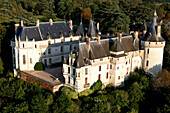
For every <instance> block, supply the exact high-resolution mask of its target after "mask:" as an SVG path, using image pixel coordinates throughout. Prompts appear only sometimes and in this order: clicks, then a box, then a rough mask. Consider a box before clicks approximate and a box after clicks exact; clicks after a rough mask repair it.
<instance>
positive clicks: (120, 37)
mask: <svg viewBox="0 0 170 113" xmlns="http://www.w3.org/2000/svg"><path fill="white" fill-rule="evenodd" d="M117 37H119V40H120V42H122V33H118V34H117Z"/></svg>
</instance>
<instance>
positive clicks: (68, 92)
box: [61, 86, 78, 99]
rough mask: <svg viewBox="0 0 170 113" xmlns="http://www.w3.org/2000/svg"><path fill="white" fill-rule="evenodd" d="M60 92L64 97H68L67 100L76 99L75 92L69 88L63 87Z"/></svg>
mask: <svg viewBox="0 0 170 113" xmlns="http://www.w3.org/2000/svg"><path fill="white" fill-rule="evenodd" d="M61 92H62V93H63V94H64V95H66V96H68V98H70V99H77V98H78V94H77V92H76V91H75V90H73V89H71V88H70V87H66V86H65V87H63V88H62V89H61Z"/></svg>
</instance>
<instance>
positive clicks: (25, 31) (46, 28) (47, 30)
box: [16, 21, 74, 41]
mask: <svg viewBox="0 0 170 113" xmlns="http://www.w3.org/2000/svg"><path fill="white" fill-rule="evenodd" d="M71 34H72V35H74V33H73V31H72V30H71V29H70V28H69V26H68V25H67V23H66V22H65V21H58V22H53V24H52V25H50V23H49V22H42V23H40V24H39V26H31V27H21V26H20V27H19V28H18V29H17V32H16V36H17V38H19V36H20V38H21V41H25V40H26V36H27V37H28V40H32V39H33V38H34V39H35V41H39V40H42V39H43V40H46V39H48V38H49V37H50V38H59V37H60V36H61V35H63V36H64V37H69V36H70V35H71Z"/></svg>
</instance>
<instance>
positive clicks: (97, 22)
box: [97, 22, 99, 31]
mask: <svg viewBox="0 0 170 113" xmlns="http://www.w3.org/2000/svg"><path fill="white" fill-rule="evenodd" d="M97 30H98V31H99V22H97Z"/></svg>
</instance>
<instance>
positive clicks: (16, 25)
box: [15, 24, 19, 33]
mask: <svg viewBox="0 0 170 113" xmlns="http://www.w3.org/2000/svg"><path fill="white" fill-rule="evenodd" d="M18 27H19V24H15V33H16V31H17V29H18Z"/></svg>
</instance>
